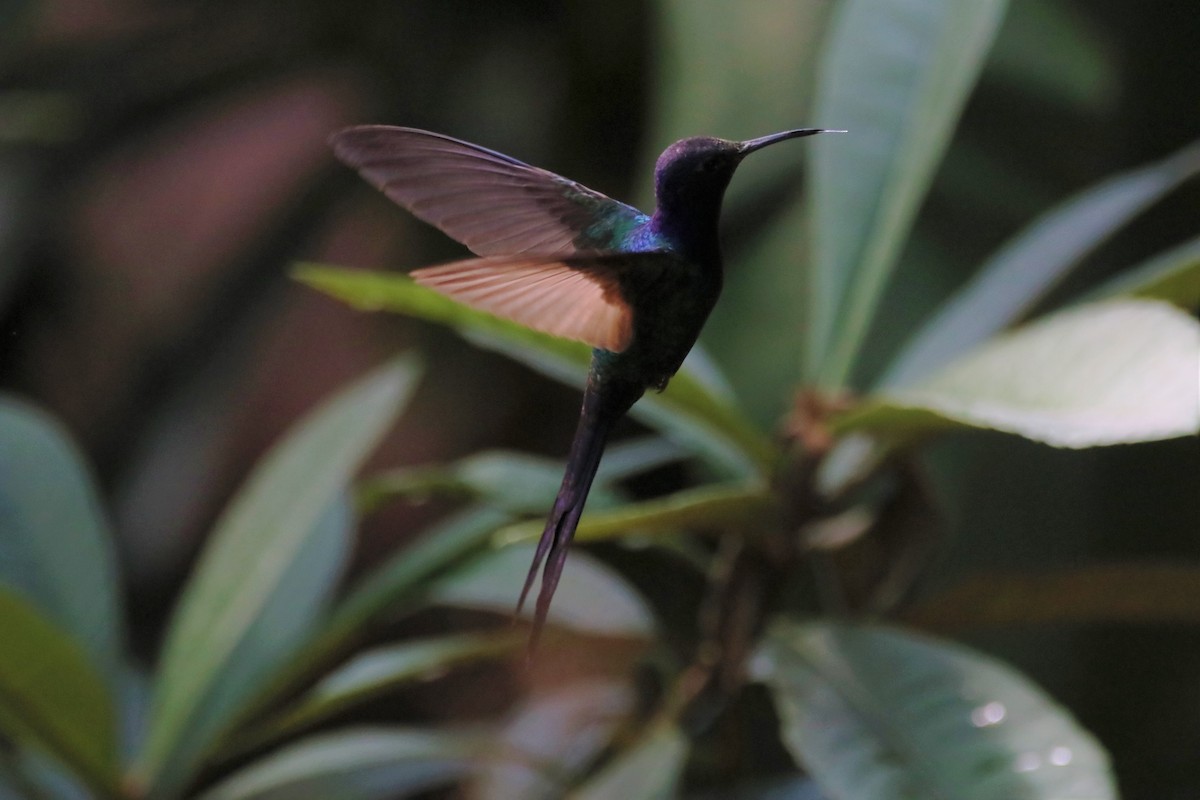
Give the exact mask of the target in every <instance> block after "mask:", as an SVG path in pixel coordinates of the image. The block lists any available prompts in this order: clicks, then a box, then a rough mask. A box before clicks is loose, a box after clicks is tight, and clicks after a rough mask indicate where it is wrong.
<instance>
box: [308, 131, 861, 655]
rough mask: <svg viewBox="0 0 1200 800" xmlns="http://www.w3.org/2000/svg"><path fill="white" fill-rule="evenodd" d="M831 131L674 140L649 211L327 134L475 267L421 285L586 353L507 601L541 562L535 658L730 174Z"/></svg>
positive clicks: (704, 308)
mask: <svg viewBox="0 0 1200 800" xmlns="http://www.w3.org/2000/svg"><path fill="white" fill-rule="evenodd" d="M826 132H830V133H832V132H834V131H825V130H822V129H819V128H800V129H797V130H789V131H783V132H781V133H775V134H772V135H770V136H763V137H761V138H759V139H750V140H748V141H744V142H734V141H726V140H724V139H714V138H710V137H703V136H701V137H693V138H689V139H682V140H680V141H678V142H675V143H674V144H673V145H671V146H670V147H668V148H667V149H666V151H665V152H663V154H662V155H661V156H659V158H658V163H657V164H656V165H655V168H654V192H655V201H656V208H655V210H654V213H653V214H643V213H642V212H641V211H638V210H637V209H636V208H633V207H632V206H628V205H625V204H624V203H620V202H618V201H616V200H613V199H611V198H609V197H606V196H604V195H603V194H600V193H599V192H595V191H593V190H591V189H589V188H587V187H586V186H582V185H580V184H578V183H576V182H574V181H571V180H568V179H567V178H563V177H561V176H559V175H555V174H554V173H552V172H547V171H546V170H542V169H538V168H537V167H533V166H530V165H528V164H525V163H523V162H521V161H518V160H516V159H514V158H510V157H509V156H506V155H502V154H501V153H497V152H494V151H492V150H488V149H486V148H483V147H479V146H478V145H473V144H469V143H467V142H463V141H459V140H457V139H452V138H450V137H449V136H443V135H441V134H437V133H430V132H428V131H422V130H416V129H414V128H396V127H389V126H384V125H367V126H362V127H356V128H348V129H346V130H343V131H341V132H339V133H337V134H335V135H334V136H333V138H332V139H331V143H332V145H333V149H334V152H335V153H336V154H337V156H338V158H340V159H341V160H342V161H343V162H345V163H346V164H348V165H350V166H351V167H354V168H355V169H357V170H358V171H359V172H360V173H361V174H362V175H363V177H364V178H366V179H367V180H368V181H370V182H371V183H372V184H374V185H375V186H376V187H378V188H379V189H381V190H382V191H383V192H384V194H386V195H387V196H388V197H389V198H391V199H392V200H394V201H395V202H397V203H399V204H400V205H401V206H403V207H404V208H406V209H408V210H409V211H410V212H412V213H413V214H414V215H415V216H416V217H418V218H420V219H422V220H424V221H425V222H428V223H431V224H433V225H435V226H437V227H438V228H440V229H441V230H442V231H443V232H444V233H446V234H447V235H448V236H450V237H452V238H454V239H456V240H458V241H459V242H461V243H462V244H464V245H466V246H467V247H468V248H470V249H471V251H472V252H474V253H475V254H476V255H478V256H479V258H472V259H467V260H464V261H455V262H453V263H450V264H443V265H441V266H434V267H426V268H424V269H418V270H415V271H414V272H412V273H411V275H412V277H413V279H414V280H415V281H416V282H417V283H419V284H421V285H423V286H427V287H429V288H431V289H433V290H435V291H437V292H440V293H442V294H445V295H447V296H449V297H451V298H453V299H455V300H458V301H459V302H462V303H465V304H466V305H469V306H472V307H474V308H476V309H479V310H482V311H486V312H489V313H491V314H495V315H496V316H500V317H504V318H507V319H510V320H513V321H515V322H518V323H520V324H522V325H526V326H528V327H530V328H533V329H535V330H539V331H543V332H545V333H549V334H553V335H556V336H561V337H565V338H567V339H575V340H578V341H582V342H585V343H587V344H589V345H591V346H592V348H593V350H592V361H591V369H590V370H589V372H588V378H587V386H586V388H585V389H584V394H583V409H582V411H581V413H580V417H579V427H578V429H577V430H576V432H575V439H574V441H573V442H572V443H571V451H570V454H569V455H568V457H567V467H566V473H565V474H564V475H563V480H562V486H561V487H560V488H559V490H558V497H557V499H555V501H554V508H553V509H552V510H551V511H550V516H549V518H548V519H547V520H546V527H545V530H544V531H543V533H542V537H541V540H540V541H539V542H538V545H537V550H536V551H535V553H534V557H533V564H532V565H531V566H530V568H529V575H528V577H527V578H526V580H525V585H524V587H523V588H522V590H521V595H520V599H519V600H518V601H517V610H518V612H519V611H520V609H521V607H522V606H523V605H524V603H525V597H526V595H527V594H528V593H529V590H530V588H531V587H532V586H533V583H534V580H535V579H536V577H537V573H538V570H539V569H540V568H541V565H542V562H543V560H544V561H545V564H546V566H545V571H544V573H543V575H542V585H541V591H540V592H539V594H538V598H537V608H536V613H535V616H534V623H533V630H532V634H531V636H530V644H529V646H530V649H531V650H532V649H533V648H534V647H535V646H536V644H537V639H538V636H539V634H540V632H541V629H542V626H543V625H544V624H545V621H546V614H547V612H548V610H549V608H550V600H551V598H552V597H553V596H554V590H555V588H556V587H557V586H558V580H559V577H560V576H561V575H562V570H563V565H564V564H565V563H566V559H567V551H568V546H569V545H570V543H571V538H572V537H573V536H574V535H575V528H576V526H577V525H578V523H579V516H580V514H581V513H582V512H583V505H584V501H585V500H586V499H587V495H588V490H589V489H590V488H591V485H592V479H593V478H594V477H595V475H596V468H597V467H598V466H599V464H600V455H601V453H602V452H603V450H604V443H605V440H606V439H607V437H608V434H609V431H610V430H611V429H612V427H613V424H614V423H615V422H616V421H617V420H618V419H620V418H621V417H622V416H623V415H624V414H625V412H626V411H628V410H629V408H630V407H631V406H632V405H633V404H634V403H635V402H636V401H637V400H638V398H639V397H641V396H642V394H643V392H645V391H646V389H647V388H654V389H658V390H662V389H663V388H665V387H666V385H667V381H669V380H670V379H671V376H672V375H674V374H675V372H676V370H678V369H679V366H680V364H682V363H683V359H684V357H685V356H686V355H687V354H688V351H689V350H691V349H692V345H693V344H695V342H696V337H697V336H698V335H699V334H700V329H701V327H703V325H704V321H705V320H706V319H707V318H708V314H709V312H710V311H711V310H712V308H713V305H714V304H715V303H716V301H717V296H718V295H719V294H720V292H721V280H722V266H721V250H720V246H719V244H718V241H717V223H718V218H719V216H720V212H721V200H722V197H723V196H724V194H725V188H726V187H727V186H728V185H729V180H730V178H732V177H733V172H734V170H735V169H737V166H738V164H740V163H741V161H742V159H743V158H745V157H746V156H747V155H749V154H750V153H753V152H755V151H756V150H761V149H762V148H764V147H766V146H768V145H772V144H775V143H776V142H782V141H784V140H787V139H794V138H797V137H800V136H811V135H813V134H817V133H826ZM838 132H839V133H840V132H841V131H838Z"/></svg>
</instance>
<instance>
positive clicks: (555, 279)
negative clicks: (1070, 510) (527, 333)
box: [411, 253, 678, 352]
mask: <svg viewBox="0 0 1200 800" xmlns="http://www.w3.org/2000/svg"><path fill="white" fill-rule="evenodd" d="M672 268H678V263H677V257H676V256H673V255H671V254H669V253H599V254H597V253H591V254H581V255H578V256H573V257H572V256H567V257H565V258H557V259H556V258H539V257H534V256H489V257H485V258H472V259H468V260H466V261H455V262H453V263H450V264H442V265H441V266H437V267H425V268H423V269H418V270H414V271H413V272H412V273H411V275H412V277H413V280H415V281H416V282H417V283H419V284H421V285H423V286H428V287H429V288H431V289H433V290H435V291H437V292H440V293H441V294H444V295H446V296H447V297H451V298H453V299H455V300H458V301H459V302H461V303H464V304H466V305H468V306H471V307H472V308H475V309H478V310H480V311H486V312H488V313H489V314H495V315H496V316H498V317H504V318H505V319H509V320H512V321H513V322H517V323H520V324H521V325H524V326H526V327H527V328H533V329H534V330H537V331H542V332H543V333H549V334H551V335H553V336H561V337H563V338H565V339H574V340H576V341H580V342H585V343H587V344H589V345H591V346H592V347H599V348H601V349H603V350H611V351H613V352H621V351H622V350H624V349H626V348H627V347H629V344H630V342H631V341H632V340H633V333H634V310H633V306H632V304H631V303H630V302H629V301H628V300H627V298H626V297H625V294H624V292H623V288H622V287H623V286H625V285H628V284H629V278H630V277H631V273H632V272H636V273H637V274H636V278H637V279H638V280H645V279H647V278H651V277H652V276H653V275H655V274H661V271H662V270H666V269H672Z"/></svg>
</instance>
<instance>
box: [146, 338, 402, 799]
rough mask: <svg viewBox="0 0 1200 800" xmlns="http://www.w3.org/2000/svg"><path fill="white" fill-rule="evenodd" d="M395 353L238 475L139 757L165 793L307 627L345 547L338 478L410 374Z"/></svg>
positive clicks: (185, 599) (385, 421)
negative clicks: (244, 475)
mask: <svg viewBox="0 0 1200 800" xmlns="http://www.w3.org/2000/svg"><path fill="white" fill-rule="evenodd" d="M416 372H417V371H416V368H415V366H414V365H413V363H412V362H411V360H409V359H403V360H399V361H397V362H395V363H393V364H390V365H388V366H386V367H385V368H383V369H380V370H378V371H377V372H375V373H373V374H371V375H370V376H368V377H367V378H365V379H363V380H362V381H360V382H358V383H357V384H355V385H354V386H352V387H350V388H349V389H347V390H344V391H343V392H341V393H339V394H338V395H337V396H336V397H335V398H333V399H332V400H331V401H329V402H327V403H326V404H324V405H323V406H321V407H320V408H319V409H317V410H316V411H314V412H312V413H311V414H310V415H309V416H308V417H306V418H305V419H304V420H303V421H301V422H300V423H299V424H298V425H297V426H296V428H295V429H294V430H293V431H292V432H291V433H290V434H289V435H288V436H287V438H285V439H284V440H283V441H282V442H280V443H279V444H278V445H276V446H275V447H274V448H273V449H272V450H271V452H270V453H268V454H267V456H266V457H265V458H264V459H263V461H262V462H261V463H260V464H259V465H258V466H257V467H256V468H255V470H254V472H253V473H252V474H251V476H250V477H249V478H248V479H247V481H246V483H245V485H244V486H243V488H242V490H241V491H240V492H239V493H238V495H237V496H236V497H235V498H234V499H233V501H232V502H231V503H230V505H229V507H228V508H227V509H226V511H225V513H224V514H223V515H222V517H221V519H220V520H219V521H218V522H217V525H216V528H215V530H214V532H213V535H212V539H211V542H210V543H209V545H208V547H207V548H206V549H205V552H204V554H203V556H202V558H201V560H200V563H199V564H198V565H197V567H196V569H195V572H194V573H193V575H192V577H191V579H190V580H189V581H188V583H187V585H186V586H185V588H184V590H183V594H182V596H181V598H180V600H179V605H178V607H177V609H176V612H175V615H174V617H173V619H172V622H171V626H170V629H169V631H168V634H167V640H166V644H165V646H164V650H163V657H162V666H161V669H160V671H159V675H158V680H157V683H156V685H155V694H154V708H153V712H152V719H151V726H150V733H149V739H148V741H147V745H146V751H145V753H144V758H143V761H142V764H141V769H142V771H143V772H144V774H145V778H146V779H147V780H148V781H149V782H150V783H151V784H152V785H154V786H156V787H157V789H158V790H159V791H160V792H161V793H163V794H170V793H171V792H172V791H173V790H175V789H177V788H179V787H180V786H181V785H183V783H184V782H185V781H186V779H187V778H188V776H189V775H190V773H191V772H192V770H193V769H194V768H195V766H196V765H197V763H198V761H199V760H200V759H201V758H202V756H203V754H204V752H205V750H206V748H207V747H209V745H210V744H211V742H212V740H213V737H214V736H216V735H217V734H218V733H219V732H220V731H221V729H222V728H223V727H224V726H225V725H226V724H227V723H228V722H229V720H230V719H231V718H232V717H233V715H234V714H235V713H236V712H237V710H238V707H239V705H240V704H241V703H243V702H244V701H246V700H247V699H248V698H249V697H251V696H252V695H253V693H254V692H255V690H257V689H258V688H259V687H260V686H261V685H262V683H263V681H264V680H265V679H266V678H268V677H269V676H270V674H271V673H272V671H273V670H275V669H277V668H278V667H279V666H281V665H282V664H283V663H285V662H286V660H287V659H288V658H289V657H290V656H291V655H292V654H293V653H294V651H295V650H296V648H297V646H298V645H300V644H301V643H302V642H303V641H304V639H305V638H306V637H307V636H308V633H309V630H310V628H311V626H312V623H313V621H314V617H316V616H317V615H318V614H319V612H320V611H321V609H322V607H323V605H324V602H325V600H326V599H327V597H328V594H329V592H330V591H331V589H332V587H333V585H334V582H335V581H336V579H337V577H338V575H339V573H340V570H341V566H342V563H343V561H344V559H345V556H346V553H347V550H348V546H349V536H350V528H351V520H350V514H349V513H348V507H347V505H346V501H345V497H344V494H345V491H346V487H347V485H348V483H349V481H350V479H351V477H352V476H353V474H354V472H355V471H356V470H357V469H358V466H359V465H360V464H361V463H362V461H363V459H365V458H366V456H367V455H368V454H369V453H370V452H371V450H373V449H374V447H375V445H376V444H377V443H378V441H379V439H380V438H381V437H382V436H383V434H384V433H385V432H386V431H387V429H388V428H389V427H390V426H391V424H392V421H393V420H394V419H395V416H396V414H397V413H398V412H399V410H400V408H401V407H402V405H403V403H404V401H405V398H406V397H407V396H408V394H409V392H410V391H411V389H412V388H413V386H414V384H415V382H416Z"/></svg>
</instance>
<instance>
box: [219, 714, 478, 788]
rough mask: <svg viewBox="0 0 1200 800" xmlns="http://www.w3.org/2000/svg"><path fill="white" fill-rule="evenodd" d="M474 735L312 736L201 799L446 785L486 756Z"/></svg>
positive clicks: (378, 731) (363, 732)
mask: <svg viewBox="0 0 1200 800" xmlns="http://www.w3.org/2000/svg"><path fill="white" fill-rule="evenodd" d="M480 745H481V743H480V741H479V740H478V739H477V738H475V737H468V736H465V735H462V734H454V733H446V732H441V731H424V730H417V729H399V728H356V729H349V730H343V731H338V732H337V733H329V734H322V735H318V736H312V737H310V738H308V739H304V740H302V741H300V742H297V743H296V744H294V745H291V746H288V747H285V748H283V749H282V750H279V751H278V752H275V753H272V754H271V755H269V756H267V757H266V758H262V759H259V760H258V761H255V762H253V763H251V764H250V765H249V766H247V767H245V768H243V769H242V770H240V771H238V772H236V773H234V774H233V775H231V776H230V777H229V778H227V779H225V780H224V781H222V782H221V783H219V784H217V785H216V786H214V787H213V788H212V789H210V790H209V791H207V792H205V793H204V794H203V795H201V796H200V797H201V800H298V799H299V800H302V799H303V798H312V800H317V799H318V798H321V799H322V800H324V798H337V800H371V799H372V798H380V800H390V798H395V797H402V796H405V797H406V796H408V795H410V794H414V793H416V792H421V791H425V790H428V789H430V788H433V787H436V786H441V785H445V784H447V783H451V782H453V781H455V780H458V779H459V778H461V777H462V776H463V775H465V774H467V773H468V772H469V771H470V770H471V769H472V768H473V767H474V764H475V762H476V761H477V760H478V759H479V758H480V756H481V755H482V751H481V746H480Z"/></svg>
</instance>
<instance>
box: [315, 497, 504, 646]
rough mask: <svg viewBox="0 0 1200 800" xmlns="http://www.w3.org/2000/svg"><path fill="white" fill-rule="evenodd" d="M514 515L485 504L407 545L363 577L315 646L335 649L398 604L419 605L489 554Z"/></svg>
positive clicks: (404, 607) (402, 607)
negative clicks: (439, 584)
mask: <svg viewBox="0 0 1200 800" xmlns="http://www.w3.org/2000/svg"><path fill="white" fill-rule="evenodd" d="M510 521H512V515H510V514H507V513H505V512H503V511H500V510H497V509H494V508H488V507H481V508H471V509H467V510H466V511H462V512H460V513H458V514H455V515H453V516H450V517H448V518H447V519H446V520H444V521H442V522H441V523H439V524H437V525H435V526H433V527H432V528H430V529H429V530H427V531H426V532H425V534H424V535H423V536H422V537H421V538H420V540H419V541H417V542H416V543H415V544H412V545H409V546H406V547H402V548H400V549H399V550H398V551H397V552H396V553H394V554H393V555H392V556H391V557H390V558H389V559H388V560H387V561H385V562H384V563H383V564H381V565H380V566H379V567H377V568H375V569H374V570H373V571H372V572H371V573H370V574H368V575H367V577H365V578H364V579H362V580H361V581H360V582H359V583H358V584H357V586H356V587H355V589H354V591H352V592H351V593H350V594H349V595H348V596H347V597H346V598H345V599H343V600H342V602H341V603H339V604H338V605H337V607H336V608H335V609H334V612H333V614H331V615H330V620H329V624H328V625H326V626H325V628H324V629H323V630H322V631H321V634H320V636H319V637H318V639H317V641H316V643H315V650H318V651H324V652H334V651H335V650H337V649H339V648H341V647H343V646H345V645H346V644H347V643H349V642H352V641H353V640H354V639H355V637H356V636H358V635H360V634H361V633H362V632H363V630H364V629H365V628H366V627H367V626H369V625H370V624H371V623H373V622H376V621H378V620H379V619H380V618H381V617H383V616H384V615H385V614H387V613H388V612H389V611H391V610H393V609H399V610H401V611H404V610H416V609H417V608H421V607H423V603H424V600H425V597H426V596H427V595H428V594H429V592H430V591H432V589H433V586H434V583H435V581H437V580H438V579H439V578H441V577H442V576H443V575H446V574H451V573H455V574H456V572H457V569H458V568H459V567H461V566H462V565H463V564H464V563H467V562H469V561H470V560H471V559H473V558H475V557H477V556H479V555H480V554H482V553H485V552H486V551H487V549H488V546H489V543H490V541H491V539H492V537H493V536H494V535H495V532H496V530H497V529H499V528H500V527H501V526H503V525H504V524H505V523H507V522H510Z"/></svg>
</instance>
